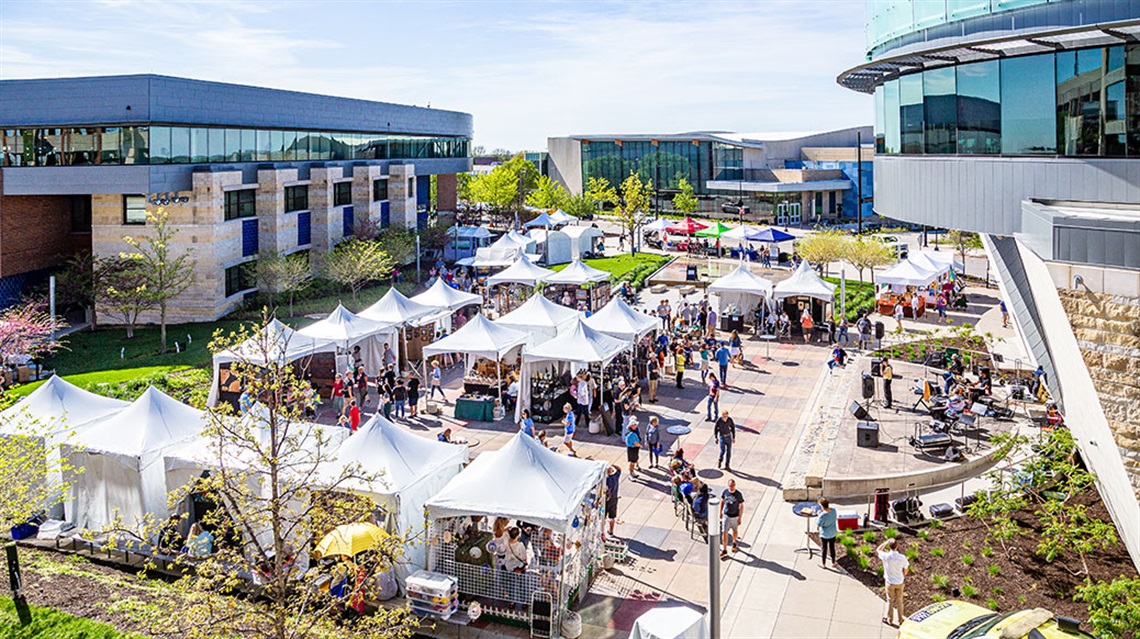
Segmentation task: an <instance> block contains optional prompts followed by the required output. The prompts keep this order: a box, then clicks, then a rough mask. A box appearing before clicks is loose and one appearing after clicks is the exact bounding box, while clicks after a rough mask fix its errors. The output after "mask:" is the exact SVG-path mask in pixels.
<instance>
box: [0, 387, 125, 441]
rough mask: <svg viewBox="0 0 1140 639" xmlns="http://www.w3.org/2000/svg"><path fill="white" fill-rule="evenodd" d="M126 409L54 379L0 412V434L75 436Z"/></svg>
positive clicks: (108, 398)
mask: <svg viewBox="0 0 1140 639" xmlns="http://www.w3.org/2000/svg"><path fill="white" fill-rule="evenodd" d="M127 406H130V403H129V402H124V401H123V400H121V399H114V398H111V397H104V396H102V395H96V394H95V393H92V392H89V391H85V390H83V389H82V388H79V387H78V386H76V385H75V384H72V383H71V382H68V381H67V380H65V379H63V378H62V377H60V376H58V375H55V376H52V377H49V378H48V380H47V381H46V382H44V383H43V384H40V387H39V388H37V389H36V390H34V391H32V392H31V393H29V394H28V396H27V397H25V398H24V399H22V400H20V401H19V402H17V403H16V404H15V405H13V406H11V407H9V408H7V409H5V410H4V411H3V412H0V434H11V435H16V434H31V435H49V434H56V433H62V432H71V431H75V432H78V431H79V430H81V429H83V428H84V426H86V425H88V424H90V423H91V422H93V421H96V420H99V419H102V418H104V417H107V416H110V415H112V414H114V413H117V412H119V411H121V410H123V409H124V408H126V407H127ZM29 431H31V432H29Z"/></svg>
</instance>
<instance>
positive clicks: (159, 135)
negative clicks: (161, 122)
mask: <svg viewBox="0 0 1140 639" xmlns="http://www.w3.org/2000/svg"><path fill="white" fill-rule="evenodd" d="M150 163H151V164H169V163H170V127H166V126H152V127H150Z"/></svg>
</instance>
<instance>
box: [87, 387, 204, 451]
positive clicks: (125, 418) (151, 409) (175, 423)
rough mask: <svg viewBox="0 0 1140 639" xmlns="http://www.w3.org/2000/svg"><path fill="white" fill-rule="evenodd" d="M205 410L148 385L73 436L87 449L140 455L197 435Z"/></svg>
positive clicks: (202, 424) (202, 425)
mask: <svg viewBox="0 0 1140 639" xmlns="http://www.w3.org/2000/svg"><path fill="white" fill-rule="evenodd" d="M205 425H206V412H205V411H200V410H198V409H196V408H191V407H190V406H187V405H186V404H183V403H181V402H179V401H178V400H176V399H174V398H172V397H170V396H169V395H167V394H166V393H163V392H162V391H160V390H158V389H157V388H155V387H153V386H151V387H150V388H148V389H146V392H144V393H143V394H142V395H141V396H140V397H139V398H138V399H136V400H135V401H134V402H133V403H132V404H131V405H130V406H128V407H126V408H124V409H123V410H122V411H120V412H118V413H115V414H113V415H110V416H108V417H106V418H104V419H102V420H100V421H99V422H98V423H96V424H94V425H93V426H92V427H91V428H90V429H88V430H86V431H84V432H82V433H79V434H77V435H76V436H75V441H76V442H78V443H79V444H81V445H83V446H84V447H85V450H87V451H94V452H104V453H119V454H123V455H130V456H135V457H138V456H141V455H142V454H144V453H149V452H155V451H159V450H161V449H163V448H165V447H167V446H170V445H172V444H176V443H178V442H182V441H186V440H188V439H191V438H194V437H197V436H198V434H199V433H201V432H202V428H203V427H204V426H205Z"/></svg>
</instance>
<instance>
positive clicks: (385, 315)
mask: <svg viewBox="0 0 1140 639" xmlns="http://www.w3.org/2000/svg"><path fill="white" fill-rule="evenodd" d="M435 311H436V309H434V308H432V307H431V306H425V305H424V304H420V303H419V302H416V301H413V300H411V299H409V298H408V296H407V295H404V294H403V293H401V292H400V291H398V290H396V288H395V287H392V288H390V289H388V292H387V293H385V294H384V297H381V298H380V300H379V301H377V302H376V303H375V304H373V305H372V306H369V307H368V308H366V309H364V310H363V311H360V313H359V315H360V316H361V317H363V318H365V319H370V320H373V321H376V322H381V323H384V324H388V325H390V326H399V327H404V326H414V325H416V324H418V320H420V319H422V318H425V317H427V316H428V315H431V314H433V313H435Z"/></svg>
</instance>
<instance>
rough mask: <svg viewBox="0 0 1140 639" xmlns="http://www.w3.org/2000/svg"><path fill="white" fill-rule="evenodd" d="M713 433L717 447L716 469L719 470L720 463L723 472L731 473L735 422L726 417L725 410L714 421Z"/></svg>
mask: <svg viewBox="0 0 1140 639" xmlns="http://www.w3.org/2000/svg"><path fill="white" fill-rule="evenodd" d="M713 433H715V434H716V441H717V445H718V446H719V452H718V453H717V457H716V467H717V468H720V465H721V462H723V463H724V471H725V472H726V473H731V472H732V468H731V466H732V445H733V444H735V443H736V422H734V421H732V418H731V417H729V416H728V410H727V409H726V410H725V411H724V412H723V413H721V414H720V419H718V420H716V424H715V425H713Z"/></svg>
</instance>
